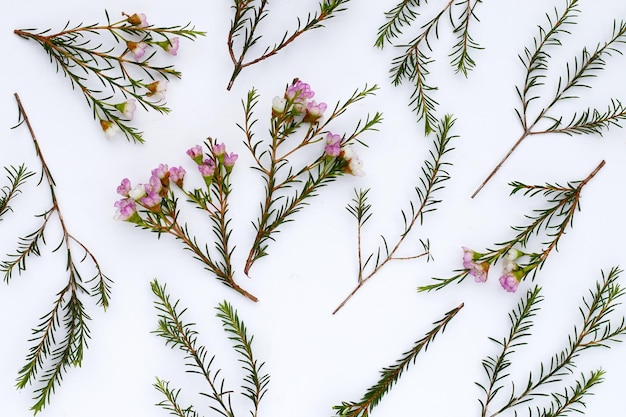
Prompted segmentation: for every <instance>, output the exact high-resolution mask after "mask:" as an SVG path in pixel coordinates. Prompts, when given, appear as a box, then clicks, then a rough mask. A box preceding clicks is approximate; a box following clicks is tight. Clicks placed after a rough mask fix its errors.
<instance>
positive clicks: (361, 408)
mask: <svg viewBox="0 0 626 417" xmlns="http://www.w3.org/2000/svg"><path fill="white" fill-rule="evenodd" d="M462 308H463V304H461V305H459V306H458V307H456V308H454V309H452V310H450V311H448V312H447V313H446V314H445V315H444V317H442V318H441V319H440V320H438V321H436V322H435V323H433V324H434V325H435V327H433V328H432V329H431V330H430V331H429V332H428V333H426V335H425V336H424V337H423V338H421V339H420V340H418V341H417V342H415V344H414V345H413V347H412V348H411V349H410V350H409V351H407V352H405V353H403V354H402V357H401V358H400V359H398V360H397V361H396V362H395V363H394V364H393V365H391V366H388V367H385V368H383V369H382V370H381V371H380V379H379V380H378V382H376V384H374V385H373V386H371V387H370V388H368V389H367V391H366V392H365V394H364V395H363V398H361V400H359V401H357V402H355V401H344V402H342V403H341V405H337V406H334V407H333V409H334V410H336V415H337V416H341V417H367V416H369V415H370V412H371V411H372V410H373V409H374V407H376V406H377V405H378V404H379V403H380V401H381V400H382V399H383V397H384V396H385V395H386V394H387V393H388V392H389V391H390V390H391V388H393V386H394V385H395V384H397V383H398V381H399V380H400V377H401V376H402V374H403V372H404V371H406V370H407V369H408V368H409V367H410V366H411V365H412V364H415V361H416V360H417V356H418V355H419V354H420V352H422V351H426V350H427V349H428V346H430V343H431V342H432V341H434V340H435V337H436V336H437V334H439V333H443V332H444V331H445V328H446V326H447V325H448V323H449V322H450V321H451V320H452V319H453V318H454V317H455V316H456V314H457V313H458V312H459V311H461V309H462Z"/></svg>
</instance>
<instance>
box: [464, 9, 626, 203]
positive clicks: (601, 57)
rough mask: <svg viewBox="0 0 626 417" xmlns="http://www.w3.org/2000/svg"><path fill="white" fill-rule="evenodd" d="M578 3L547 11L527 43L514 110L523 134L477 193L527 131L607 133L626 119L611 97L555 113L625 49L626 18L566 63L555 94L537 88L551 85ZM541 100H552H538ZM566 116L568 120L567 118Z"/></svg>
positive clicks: (621, 107) (569, 133) (587, 86)
mask: <svg viewBox="0 0 626 417" xmlns="http://www.w3.org/2000/svg"><path fill="white" fill-rule="evenodd" d="M577 7H578V0H567V1H566V4H565V8H564V9H563V11H562V12H559V11H558V10H557V9H556V8H555V9H554V16H551V15H550V14H546V18H547V25H545V27H544V26H539V33H538V34H537V35H536V36H535V37H534V39H533V46H532V47H526V48H524V54H523V55H520V57H519V58H520V61H521V62H522V64H523V65H524V69H525V71H526V76H525V79H524V83H523V85H522V86H518V87H516V91H517V95H518V98H519V100H520V107H519V108H517V109H515V112H516V113H517V117H518V119H519V122H520V125H521V127H522V130H523V131H522V134H521V136H520V137H519V139H518V140H517V142H515V144H514V145H513V146H512V147H511V149H510V150H509V151H508V152H507V154H506V155H505V156H504V158H502V160H500V162H499V163H498V164H497V165H496V167H495V168H494V169H493V170H492V171H491V173H490V174H489V175H488V176H487V178H486V179H485V180H484V181H483V182H482V184H481V185H480V186H479V187H478V189H476V191H474V193H473V194H472V198H473V197H475V196H476V195H477V194H478V193H479V192H480V190H482V188H483V187H484V186H485V185H486V184H487V183H488V182H489V181H490V180H491V178H492V177H493V176H494V175H495V174H496V172H497V171H498V170H499V169H500V167H501V166H502V165H503V164H504V162H505V161H506V160H507V159H508V158H509V156H510V155H511V154H512V153H513V151H515V149H516V148H517V147H518V146H519V144H520V143H522V141H524V139H526V138H527V137H528V136H531V135H543V134H547V133H564V134H567V135H576V134H598V135H602V133H603V132H604V131H605V130H607V129H609V128H610V127H612V126H613V127H615V126H617V127H621V126H622V124H623V122H624V121H625V120H626V109H625V108H624V106H623V105H622V103H621V101H620V100H618V99H616V98H612V99H610V103H609V104H608V106H607V110H606V111H603V110H600V109H597V108H587V109H586V110H583V111H581V112H577V113H574V114H573V115H572V116H571V117H565V116H562V115H560V116H559V115H553V113H554V112H555V110H556V107H557V104H559V103H562V102H564V101H567V100H571V99H578V98H579V97H578V95H577V93H576V91H578V90H580V89H583V90H585V89H590V88H591V85H590V81H591V79H593V78H596V77H597V76H598V73H599V72H600V71H602V70H603V69H604V68H605V67H606V64H607V59H608V58H611V57H612V56H614V55H622V54H623V52H622V51H621V50H620V48H623V45H624V44H626V22H624V21H621V22H619V23H618V22H617V21H614V22H613V31H612V34H611V37H610V38H609V40H607V41H605V42H601V43H598V44H597V46H596V47H595V48H594V49H593V50H592V51H590V50H589V49H587V48H583V49H582V51H581V52H580V54H579V56H576V57H574V58H573V62H571V63H569V62H568V63H567V64H566V65H565V71H564V72H565V76H561V77H559V79H558V82H557V83H556V85H555V86H554V88H553V89H551V90H553V91H555V92H554V95H553V96H547V97H544V96H543V95H542V94H540V92H539V91H538V87H541V86H544V85H545V84H546V80H545V79H546V77H547V74H548V70H549V64H550V59H551V56H550V53H551V50H552V49H553V48H557V47H560V46H561V45H562V43H561V40H560V37H561V36H564V35H565V34H569V33H570V32H569V27H570V26H573V25H574V24H576V20H575V19H576V17H577V16H578V13H579V10H578V8H577ZM539 102H545V103H547V104H544V105H543V106H541V105H537V103H539ZM564 119H565V120H569V121H568V122H564Z"/></svg>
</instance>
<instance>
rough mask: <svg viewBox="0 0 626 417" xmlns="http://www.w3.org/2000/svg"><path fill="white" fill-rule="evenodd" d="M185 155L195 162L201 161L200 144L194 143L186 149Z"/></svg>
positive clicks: (199, 162)
mask: <svg viewBox="0 0 626 417" xmlns="http://www.w3.org/2000/svg"><path fill="white" fill-rule="evenodd" d="M187 155H188V156H189V157H190V158H191V159H193V160H194V161H195V163H196V164H201V163H202V146H200V145H195V146H192V147H191V148H189V149H187Z"/></svg>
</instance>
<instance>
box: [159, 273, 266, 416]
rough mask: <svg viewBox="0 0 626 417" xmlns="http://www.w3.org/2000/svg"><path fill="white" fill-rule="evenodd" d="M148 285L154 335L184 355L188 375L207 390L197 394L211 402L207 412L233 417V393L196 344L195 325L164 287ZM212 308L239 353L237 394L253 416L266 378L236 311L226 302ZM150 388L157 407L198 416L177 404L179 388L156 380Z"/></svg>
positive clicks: (212, 361) (188, 408)
mask: <svg viewBox="0 0 626 417" xmlns="http://www.w3.org/2000/svg"><path fill="white" fill-rule="evenodd" d="M150 286H151V288H152V292H153V293H154V295H155V296H156V297H157V301H155V307H156V309H157V311H158V316H159V324H158V328H157V330H156V331H155V332H154V333H156V334H157V335H158V336H159V337H161V338H163V339H165V343H166V345H167V346H170V347H171V348H172V349H174V348H177V349H179V350H181V351H182V352H184V354H185V361H186V365H187V366H188V367H190V370H189V372H191V373H194V374H198V375H200V376H201V377H202V379H203V380H204V382H205V383H206V384H207V386H208V388H209V391H208V392H201V393H200V394H201V395H203V396H204V397H206V398H209V399H210V400H211V405H210V409H212V410H214V411H216V412H218V413H219V414H221V415H223V416H224V417H234V416H235V412H234V410H233V407H232V401H231V397H232V395H233V391H231V390H228V389H226V388H225V383H226V382H225V380H224V378H223V377H221V376H220V371H221V370H220V369H218V370H215V366H216V365H215V356H212V357H211V358H208V350H207V348H206V347H205V346H204V345H200V344H199V343H198V332H197V331H196V330H195V329H194V327H195V324H194V323H187V322H185V321H184V320H183V314H184V313H185V311H186V309H181V308H180V307H179V305H178V304H179V300H177V301H175V302H172V301H171V300H170V295H169V294H168V293H167V290H166V286H165V285H161V284H159V282H158V281H157V280H156V279H155V280H154V281H152V282H151V283H150ZM216 309H217V317H218V318H220V319H221V320H222V325H223V327H224V330H225V331H226V332H227V333H228V334H229V339H230V340H231V341H232V342H233V343H234V346H233V348H234V350H235V351H236V352H237V353H238V354H239V356H240V359H239V361H240V362H241V363H242V364H243V369H244V371H245V372H246V376H245V377H244V385H243V386H242V388H243V392H242V393H241V394H242V395H243V396H244V397H246V398H248V399H250V401H251V402H252V403H253V409H252V410H251V411H250V413H251V415H252V416H253V417H257V415H258V409H259V403H260V402H261V399H262V398H263V396H264V395H265V393H266V392H267V386H268V384H269V376H268V375H267V374H262V373H261V369H262V368H263V365H264V364H263V363H260V364H259V363H258V361H257V360H256V359H255V357H254V355H253V352H252V341H253V336H248V333H247V329H246V326H245V324H244V323H243V322H242V321H241V319H239V317H238V315H237V311H236V310H235V309H234V308H233V307H232V306H231V305H230V304H229V303H227V302H226V301H224V302H222V303H220V304H219V306H218V307H217V308H216ZM154 387H155V388H156V389H157V390H158V391H159V392H161V394H163V396H164V397H165V399H164V400H163V401H161V402H160V403H158V404H157V405H158V406H159V407H161V408H163V409H164V410H167V411H169V412H170V414H173V415H176V416H179V417H192V416H193V417H196V416H198V413H197V411H196V410H195V407H194V406H193V405H189V406H186V405H182V404H180V402H179V400H178V395H179V393H180V389H174V388H170V382H169V381H164V380H162V379H160V378H157V382H156V383H155V384H154Z"/></svg>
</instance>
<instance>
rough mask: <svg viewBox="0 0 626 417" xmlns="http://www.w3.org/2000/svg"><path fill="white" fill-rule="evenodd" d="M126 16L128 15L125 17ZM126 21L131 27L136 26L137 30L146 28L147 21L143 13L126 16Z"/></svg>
mask: <svg viewBox="0 0 626 417" xmlns="http://www.w3.org/2000/svg"><path fill="white" fill-rule="evenodd" d="M126 16H128V15H126ZM126 21H127V22H128V23H130V24H131V25H133V26H137V27H139V28H145V27H148V26H149V25H148V20H147V19H146V15H145V14H143V13H134V14H132V15H130V16H128V18H127V19H126Z"/></svg>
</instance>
